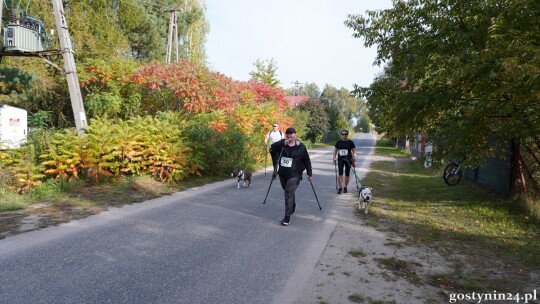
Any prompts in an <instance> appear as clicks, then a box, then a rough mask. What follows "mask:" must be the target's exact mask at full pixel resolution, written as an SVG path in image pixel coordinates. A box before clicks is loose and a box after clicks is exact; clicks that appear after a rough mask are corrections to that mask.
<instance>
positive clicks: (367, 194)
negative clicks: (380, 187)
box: [358, 186, 372, 214]
mask: <svg viewBox="0 0 540 304" xmlns="http://www.w3.org/2000/svg"><path fill="white" fill-rule="evenodd" d="M371 190H372V188H371V187H368V186H362V188H360V196H359V197H358V209H362V205H364V206H365V211H364V214H367V213H368V209H369V203H370V202H371V197H372V195H371Z"/></svg>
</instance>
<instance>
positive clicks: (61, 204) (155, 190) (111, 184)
mask: <svg viewBox="0 0 540 304" xmlns="http://www.w3.org/2000/svg"><path fill="white" fill-rule="evenodd" d="M226 178H227V177H225V176H210V177H191V178H189V179H186V180H184V181H182V182H180V183H176V184H167V183H161V182H158V181H156V180H154V179H153V178H152V177H150V176H131V177H122V178H120V179H116V180H108V181H103V182H100V183H98V184H97V185H91V184H88V183H87V182H85V181H74V182H70V183H68V182H56V183H55V182H52V181H48V182H45V183H44V185H42V186H41V187H38V188H35V189H33V190H31V191H29V192H27V193H25V194H24V195H21V194H19V193H17V192H15V191H13V190H9V189H7V187H2V188H0V235H1V236H0V239H1V238H3V237H6V236H7V235H13V234H17V233H20V231H19V229H18V221H19V220H20V219H22V218H23V217H26V216H30V215H37V216H39V217H40V218H41V219H40V223H39V227H41V228H43V227H47V226H50V225H57V224H60V223H65V222H68V221H70V220H73V219H80V218H84V217H87V216H89V215H92V214H97V213H100V212H102V211H105V210H107V208H109V207H114V206H122V205H125V204H133V203H140V202H143V201H145V200H149V199H153V198H157V197H160V196H163V195H168V194H172V193H174V192H179V191H183V190H186V189H189V188H193V187H197V186H201V185H205V184H208V183H212V182H215V181H220V180H224V179H226Z"/></svg>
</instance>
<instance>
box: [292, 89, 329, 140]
mask: <svg viewBox="0 0 540 304" xmlns="http://www.w3.org/2000/svg"><path fill="white" fill-rule="evenodd" d="M299 109H300V110H302V111H307V112H309V120H308V123H307V132H306V136H305V137H306V139H307V140H310V141H311V142H312V143H314V142H317V141H321V140H322V139H323V137H324V136H325V135H326V133H327V132H328V131H329V123H328V115H327V113H326V111H325V109H324V105H323V104H322V103H321V102H320V101H319V100H318V99H313V98H310V99H309V100H308V101H306V103H304V104H302V105H300V106H299Z"/></svg>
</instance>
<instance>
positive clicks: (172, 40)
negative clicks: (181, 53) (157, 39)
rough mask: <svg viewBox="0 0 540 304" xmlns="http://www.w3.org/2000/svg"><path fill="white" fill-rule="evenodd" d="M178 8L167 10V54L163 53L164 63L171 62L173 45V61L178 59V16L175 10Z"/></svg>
mask: <svg viewBox="0 0 540 304" xmlns="http://www.w3.org/2000/svg"><path fill="white" fill-rule="evenodd" d="M179 11H180V10H178V9H172V10H170V11H169V12H170V13H171V17H170V18H169V36H168V38H167V54H166V55H165V63H171V49H172V47H173V45H174V58H175V60H174V61H178V59H179V57H178V17H177V14H176V13H177V12H179Z"/></svg>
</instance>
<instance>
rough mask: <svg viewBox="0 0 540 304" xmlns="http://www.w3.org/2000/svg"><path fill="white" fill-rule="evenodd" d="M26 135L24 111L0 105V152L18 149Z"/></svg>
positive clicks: (26, 119) (26, 125) (26, 120)
mask: <svg viewBox="0 0 540 304" xmlns="http://www.w3.org/2000/svg"><path fill="white" fill-rule="evenodd" d="M27 133H28V113H27V112H26V110H24V109H20V108H16V107H12V106H8V105H3V104H0V150H5V149H17V148H20V147H21V145H22V144H24V143H26V134H27Z"/></svg>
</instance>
